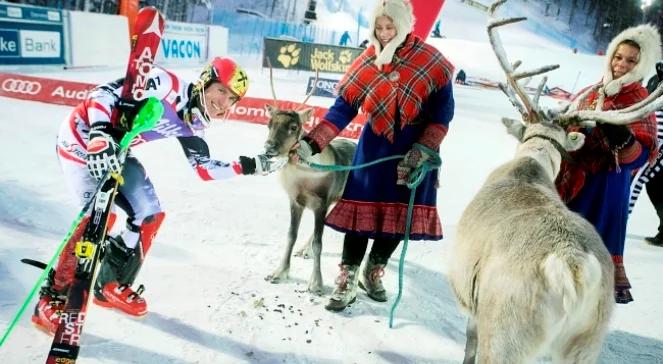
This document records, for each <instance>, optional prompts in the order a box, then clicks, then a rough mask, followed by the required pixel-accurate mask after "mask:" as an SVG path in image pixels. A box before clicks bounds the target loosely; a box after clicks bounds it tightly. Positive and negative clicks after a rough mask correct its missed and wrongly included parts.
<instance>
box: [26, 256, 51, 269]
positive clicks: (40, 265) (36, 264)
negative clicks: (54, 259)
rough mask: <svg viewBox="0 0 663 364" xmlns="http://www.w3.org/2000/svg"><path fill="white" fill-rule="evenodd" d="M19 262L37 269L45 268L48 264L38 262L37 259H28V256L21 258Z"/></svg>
mask: <svg viewBox="0 0 663 364" xmlns="http://www.w3.org/2000/svg"><path fill="white" fill-rule="evenodd" d="M21 263H25V264H27V265H31V266H33V267H37V268H39V269H46V267H48V264H46V263H44V262H40V261H38V260H34V259H29V258H23V259H21Z"/></svg>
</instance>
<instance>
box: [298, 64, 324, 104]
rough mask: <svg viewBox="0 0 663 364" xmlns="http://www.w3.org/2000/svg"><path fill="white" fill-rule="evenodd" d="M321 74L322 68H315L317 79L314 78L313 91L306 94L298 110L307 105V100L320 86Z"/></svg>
mask: <svg viewBox="0 0 663 364" xmlns="http://www.w3.org/2000/svg"><path fill="white" fill-rule="evenodd" d="M319 75H320V70H318V69H316V70H315V80H313V86H312V87H311V91H310V92H309V93H308V94H307V95H306V98H305V99H304V101H302V103H301V105H300V106H299V107H298V108H297V110H301V109H303V108H304V106H306V102H307V101H308V99H309V98H311V95H313V93H314V92H315V89H316V88H317V87H318V76H319Z"/></svg>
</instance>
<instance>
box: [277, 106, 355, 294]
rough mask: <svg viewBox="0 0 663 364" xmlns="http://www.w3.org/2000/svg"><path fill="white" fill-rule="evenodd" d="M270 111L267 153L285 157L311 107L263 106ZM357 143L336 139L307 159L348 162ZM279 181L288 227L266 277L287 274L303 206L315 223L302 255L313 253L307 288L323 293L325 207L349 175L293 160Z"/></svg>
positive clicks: (338, 162)
mask: <svg viewBox="0 0 663 364" xmlns="http://www.w3.org/2000/svg"><path fill="white" fill-rule="evenodd" d="M266 109H267V111H268V113H269V114H270V115H271V117H270V121H269V135H268V138H267V141H266V142H265V150H266V151H267V153H268V154H270V155H273V156H279V157H288V155H289V153H290V151H291V149H292V147H293V146H294V145H295V143H297V142H298V141H299V140H300V138H301V137H302V135H303V127H302V125H303V124H304V122H305V121H307V120H308V119H309V118H310V117H311V114H312V111H313V110H312V109H307V110H304V111H300V112H297V111H291V110H278V109H276V107H273V106H271V105H268V106H266ZM356 147H357V145H356V144H355V143H353V142H351V141H349V140H345V139H335V140H333V141H332V142H331V143H330V144H329V145H328V146H327V147H326V148H324V149H323V150H322V152H320V153H318V154H316V155H314V156H313V157H312V158H311V160H310V162H314V163H318V164H323V165H332V164H335V165H350V164H351V162H352V158H353V156H354V153H355V149H356ZM278 173H279V181H280V182H281V185H282V186H283V189H284V190H285V191H286V193H287V194H288V197H289V199H290V228H289V229H288V242H287V244H286V249H285V252H284V255H283V257H282V259H281V262H280V264H279V266H278V268H277V269H276V270H275V271H274V272H273V273H272V274H270V275H269V276H267V277H266V278H265V279H266V280H268V281H270V282H272V283H280V282H282V281H283V280H285V279H287V278H288V273H289V271H290V257H291V256H292V251H293V247H294V244H295V241H296V240H297V233H298V231H299V224H300V222H301V218H302V213H303V211H304V208H308V209H310V210H311V211H313V215H314V221H315V225H314V228H313V234H312V235H311V238H310V239H309V241H308V243H307V244H306V246H305V247H304V248H303V249H302V253H301V254H302V255H303V256H307V255H309V253H308V251H309V249H310V251H311V254H312V256H313V272H312V274H311V278H310V279H309V284H308V290H309V291H310V292H312V293H316V294H322V293H323V288H322V287H323V285H322V274H321V270H320V253H321V251H322V232H323V230H324V221H325V217H326V216H327V211H328V210H329V207H330V205H331V204H332V203H334V202H336V201H338V199H339V198H340V197H341V194H342V193H343V189H344V187H345V182H346V180H347V177H348V172H347V171H341V172H329V171H320V170H314V169H311V168H309V167H307V166H305V165H303V164H300V163H298V162H296V161H293V160H289V162H288V163H287V164H286V165H285V166H284V167H283V168H282V169H281V170H280V171H279V172H278Z"/></svg>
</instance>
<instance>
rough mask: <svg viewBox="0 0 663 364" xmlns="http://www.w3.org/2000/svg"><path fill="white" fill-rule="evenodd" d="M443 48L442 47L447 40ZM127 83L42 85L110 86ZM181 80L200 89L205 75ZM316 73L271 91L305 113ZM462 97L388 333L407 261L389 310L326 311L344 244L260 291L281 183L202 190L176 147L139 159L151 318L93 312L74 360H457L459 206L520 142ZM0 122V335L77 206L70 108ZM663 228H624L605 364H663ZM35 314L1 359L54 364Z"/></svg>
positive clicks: (98, 78) (257, 78)
mask: <svg viewBox="0 0 663 364" xmlns="http://www.w3.org/2000/svg"><path fill="white" fill-rule="evenodd" d="M477 21H478V20H477ZM481 26H483V24H475V25H474V27H475V28H477V27H481ZM477 31H479V30H477ZM481 31H483V30H481ZM527 36H531V35H527ZM455 42H456V41H455ZM457 42H458V43H454V44H453V47H449V49H448V50H449V53H450V58H451V59H452V60H454V61H455V62H456V63H459V64H462V65H459V67H460V66H462V67H467V68H470V69H475V70H477V71H476V72H480V73H484V72H485V73H487V74H490V73H494V72H495V71H494V69H495V66H494V62H495V61H494V59H493V58H491V57H490V56H489V55H487V53H485V51H481V52H479V51H477V52H478V53H476V54H474V56H473V57H463V58H461V57H462V53H463V52H462V50H463V49H465V50H469V49H472V47H475V46H476V44H477V43H476V42H466V43H462V42H460V41H457ZM438 46H440V47H441V48H443V49H444V44H438ZM459 47H460V49H458V48H459ZM483 47H484V46H478V47H477V48H483ZM509 49H510V48H509V47H507V50H509ZM445 51H447V49H445ZM482 52H483V53H482ZM514 53H517V52H515V51H514ZM537 54H539V53H537V52H532V55H530V57H531V59H529V60H528V61H527V62H525V64H526V65H527V64H531V66H532V67H535V66H539V65H543V64H547V63H550V62H567V59H568V58H569V56H568V55H567V54H559V55H558V56H557V57H554V56H551V54H550V53H546V54H543V55H541V56H537ZM597 62H598V63H597ZM569 63H570V65H569V66H568V67H563V68H562V69H560V70H558V71H556V72H559V74H560V75H561V76H559V77H560V79H564V80H573V79H574V78H576V75H577V73H578V72H582V73H583V74H587V75H590V76H589V79H591V80H597V79H599V77H600V74H601V71H600V68H599V67H597V64H600V59H592V60H590V61H587V62H569ZM244 64H245V67H246V68H247V71H248V73H249V76H250V77H251V79H252V85H251V89H250V91H249V95H250V96H256V97H270V91H269V80H268V73H267V72H265V71H264V70H261V69H260V66H259V60H257V59H252V58H247V59H245V60H244ZM525 67H526V66H525ZM122 72H123V71H122V70H120V69H104V70H87V71H43V72H39V73H33V74H37V75H40V76H44V77H55V78H63V79H69V80H78V81H82V82H104V81H108V80H112V79H115V78H116V77H118V76H119V75H121V73H122ZM176 72H178V73H181V74H182V75H184V76H185V77H188V78H193V77H194V75H195V74H197V72H198V69H196V68H190V69H177V70H176ZM309 76H310V75H309V74H307V73H304V72H301V73H296V72H292V71H290V72H288V71H276V72H275V84H276V88H277V89H276V92H277V94H278V95H279V96H280V97H282V98H284V99H290V100H296V101H301V100H302V99H303V98H304V91H305V83H306V80H307V79H308V77H309ZM321 77H324V76H321ZM565 82H568V81H565ZM588 82H589V81H588ZM581 84H582V83H581ZM454 92H455V98H456V116H455V118H454V121H453V122H452V125H451V131H450V133H449V135H448V136H447V139H446V140H445V142H444V143H443V145H442V150H441V156H442V159H443V166H442V171H441V173H442V174H441V186H440V191H439V200H438V203H439V211H440V216H441V217H442V224H443V228H444V232H445V239H444V240H443V241H441V242H413V243H411V244H410V246H409V249H408V251H407V259H406V265H405V276H404V278H405V280H404V295H403V299H402V301H401V303H400V305H399V306H398V309H397V311H396V314H395V320H394V328H393V329H389V328H388V316H389V311H390V309H391V305H392V304H393V298H394V296H395V293H396V291H397V288H398V278H397V277H398V257H399V255H400V253H401V251H400V249H399V250H398V251H397V252H396V253H395V254H394V257H393V258H392V260H391V262H390V264H389V265H388V267H387V272H386V275H385V277H384V281H385V285H386V287H387V289H388V291H389V294H390V300H389V302H387V303H376V302H373V301H371V300H370V299H368V297H367V296H366V295H365V294H364V293H363V292H361V291H360V292H359V297H358V300H357V302H356V303H355V304H353V305H352V306H351V307H350V308H349V309H348V310H346V311H345V312H343V313H330V312H328V311H326V310H325V309H324V308H323V306H324V304H325V303H326V301H327V296H328V295H329V294H330V293H331V290H332V288H333V281H334V278H335V277H336V274H337V272H338V267H337V264H338V263H339V261H340V251H341V243H342V235H341V234H338V233H336V232H335V231H333V230H330V229H326V230H325V235H324V245H323V257H322V270H323V279H324V285H325V296H324V297H318V296H313V295H310V294H308V293H307V292H306V291H305V290H306V285H307V280H308V277H309V275H310V273H311V269H312V264H311V262H310V261H307V260H303V259H300V258H293V261H292V268H291V272H290V275H291V279H290V280H289V281H288V282H286V283H283V284H279V285H273V284H270V283H268V282H266V281H265V280H264V279H263V278H264V277H265V276H267V275H268V274H269V273H271V272H272V270H273V269H275V268H276V265H277V264H278V260H279V258H280V256H281V254H282V251H283V248H284V244H285V241H286V233H287V224H288V220H289V217H288V202H287V198H286V196H285V193H284V192H283V191H282V190H281V188H280V186H279V185H278V182H277V180H276V177H275V176H274V175H270V176H266V177H237V178H234V179H231V180H226V181H218V182H209V183H208V182H202V181H200V180H198V178H197V177H196V175H195V174H194V172H193V171H191V169H190V167H189V166H188V164H187V162H186V160H185V158H184V156H183V153H182V151H181V149H180V147H179V144H178V143H177V142H176V141H175V140H163V141H157V142H153V143H149V144H146V145H142V146H140V147H138V148H136V149H135V153H136V154H137V156H138V157H139V159H140V160H141V161H142V162H143V163H144V165H145V167H146V168H147V170H148V171H149V175H150V177H151V179H152V181H153V183H154V184H155V186H156V189H157V191H158V193H159V196H160V200H161V203H162V205H163V207H164V209H165V211H166V213H167V216H166V220H165V222H164V224H163V226H162V229H161V230H160V233H159V235H158V236H157V238H156V240H155V243H154V245H153V247H152V250H151V251H150V254H149V256H148V258H147V260H146V263H145V265H144V267H143V268H142V271H141V273H140V275H139V278H138V283H143V284H145V285H146V287H147V290H146V292H145V294H144V296H145V298H146V299H147V301H148V304H149V309H150V313H149V314H148V315H147V316H146V317H145V318H143V319H133V318H129V317H127V316H124V315H121V314H119V313H117V312H114V311H109V310H106V309H103V308H100V307H97V306H94V305H92V306H91V308H90V311H89V315H88V319H87V322H86V326H85V331H84V337H83V346H82V349H81V360H80V362H81V363H89V364H93V363H95V364H96V363H457V362H460V361H461V360H462V357H463V347H464V343H465V335H464V331H465V316H464V315H463V313H462V312H460V311H459V309H458V307H457V305H456V303H455V300H454V297H453V295H452V292H451V289H450V287H449V284H448V282H447V279H446V273H447V267H448V259H449V249H450V246H451V244H452V243H453V241H454V237H455V229H456V224H457V222H458V219H459V217H460V215H461V213H462V210H463V209H464V207H465V205H466V204H467V203H468V201H469V200H470V199H471V198H472V196H473V195H474V193H475V192H476V191H477V190H478V188H479V187H480V185H481V183H482V182H483V180H484V178H485V177H486V176H487V174H488V173H489V172H490V171H491V170H492V169H493V168H495V167H496V166H498V165H499V164H501V163H503V162H505V161H507V160H509V159H510V158H511V156H512V155H513V151H514V148H515V145H516V142H515V140H514V139H513V138H512V137H510V136H508V135H507V134H506V132H505V131H504V129H503V127H502V126H501V124H500V123H499V121H498V120H499V117H501V116H512V117H516V116H517V114H516V112H515V110H514V109H513V108H512V107H511V105H510V104H509V102H508V100H507V99H506V97H504V96H503V95H502V94H501V93H499V92H497V91H495V90H485V89H475V88H468V87H462V86H459V87H456V88H455V90H454ZM547 101H548V102H549V103H551V104H554V103H555V101H552V100H547ZM310 103H312V104H316V105H323V106H329V105H330V104H331V99H324V98H316V97H314V98H313V99H312V100H311V101H310ZM0 110H2V122H1V123H0V330H4V329H5V328H6V327H7V325H8V324H9V322H10V320H11V318H12V317H13V315H14V313H15V312H16V310H18V308H19V307H20V304H21V303H22V301H23V300H24V299H25V297H26V296H27V294H28V292H29V290H30V288H31V287H32V285H33V284H34V281H35V280H36V279H37V277H38V276H39V273H40V272H39V271H38V270H36V269H34V268H32V267H29V266H26V265H24V264H22V263H20V262H19V260H20V259H21V258H24V257H31V258H35V259H39V260H44V261H46V260H48V259H49V258H50V256H51V255H52V253H53V251H54V249H55V248H56V246H57V245H58V244H59V242H60V240H61V239H62V237H63V236H64V234H65V232H66V229H67V228H68V226H69V224H70V223H71V221H72V219H73V218H74V216H75V215H76V213H77V208H76V206H75V204H73V203H72V200H71V197H70V193H69V191H68V190H67V187H66V186H65V184H64V179H63V177H62V172H61V171H60V168H59V165H58V162H57V159H56V156H55V153H54V149H55V148H54V141H55V135H56V132H57V130H58V127H59V124H60V122H61V121H62V120H63V119H64V118H65V117H66V116H67V114H68V113H69V112H70V111H71V108H69V107H64V106H54V105H47V104H41V103H35V102H30V101H19V100H13V99H7V98H2V97H0ZM266 132H267V129H266V126H262V125H254V124H246V123H240V122H233V121H227V122H223V123H217V124H215V125H213V126H212V127H211V128H210V129H209V132H208V141H209V143H210V145H211V150H212V155H213V156H214V157H216V158H219V159H223V160H232V159H235V158H237V156H238V155H239V154H247V155H251V154H255V153H257V152H259V151H260V150H261V148H262V144H263V141H264V138H265V136H266ZM657 223H658V219H657V218H656V215H655V213H654V210H653V207H652V206H651V204H650V203H649V201H648V199H647V198H646V196H643V197H642V198H641V200H640V201H639V203H638V205H637V206H636V209H635V211H634V214H633V216H632V218H631V221H630V223H629V230H628V236H627V238H628V241H627V247H626V255H625V261H626V268H627V272H628V274H629V278H630V279H631V283H632V284H633V286H634V289H633V291H632V292H633V294H634V296H635V302H633V303H631V304H629V305H620V306H618V307H617V309H616V311H615V315H614V316H613V319H612V322H611V331H610V333H609V335H608V337H607V339H606V342H605V345H604V347H603V352H602V354H601V357H600V362H601V363H631V364H639V363H642V364H644V363H663V325H660V320H661V316H663V290H661V289H660V281H659V280H658V278H657V277H658V274H662V275H663V265H662V264H661V261H663V249H660V248H655V247H652V246H649V245H646V244H645V243H644V242H643V241H642V238H643V237H644V236H647V235H650V234H653V233H654V232H655V230H656V227H657ZM311 225H312V218H311V216H310V213H308V212H307V213H306V214H305V216H304V221H303V223H302V228H301V232H300V238H301V239H300V240H301V241H303V240H305V238H307V237H308V235H309V234H310V232H311ZM34 302H35V301H34V300H33V302H32V303H31V305H30V307H32V306H33V304H34ZM29 314H30V312H27V313H26V315H24V317H23V318H22V319H21V321H20V323H19V324H18V326H17V327H16V329H15V330H14V332H13V333H12V335H11V336H10V337H9V339H8V341H7V342H6V343H5V344H4V346H3V347H2V348H0V358H3V359H4V361H6V362H11V363H39V362H43V361H44V360H45V357H46V355H47V352H48V349H49V346H50V342H51V337H50V336H47V335H45V334H43V333H41V332H40V331H38V330H36V329H34V328H33V327H32V325H31V324H30V321H29Z"/></svg>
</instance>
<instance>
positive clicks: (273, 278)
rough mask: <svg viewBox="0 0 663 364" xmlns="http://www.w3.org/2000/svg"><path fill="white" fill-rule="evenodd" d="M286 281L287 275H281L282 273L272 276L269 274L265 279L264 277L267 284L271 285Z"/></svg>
mask: <svg viewBox="0 0 663 364" xmlns="http://www.w3.org/2000/svg"><path fill="white" fill-rule="evenodd" d="M286 279H288V274H283V273H280V274H276V273H274V274H270V275H268V276H267V277H265V280H266V281H267V282H269V283H273V284H278V283H281V282H283V281H285V280H286Z"/></svg>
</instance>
